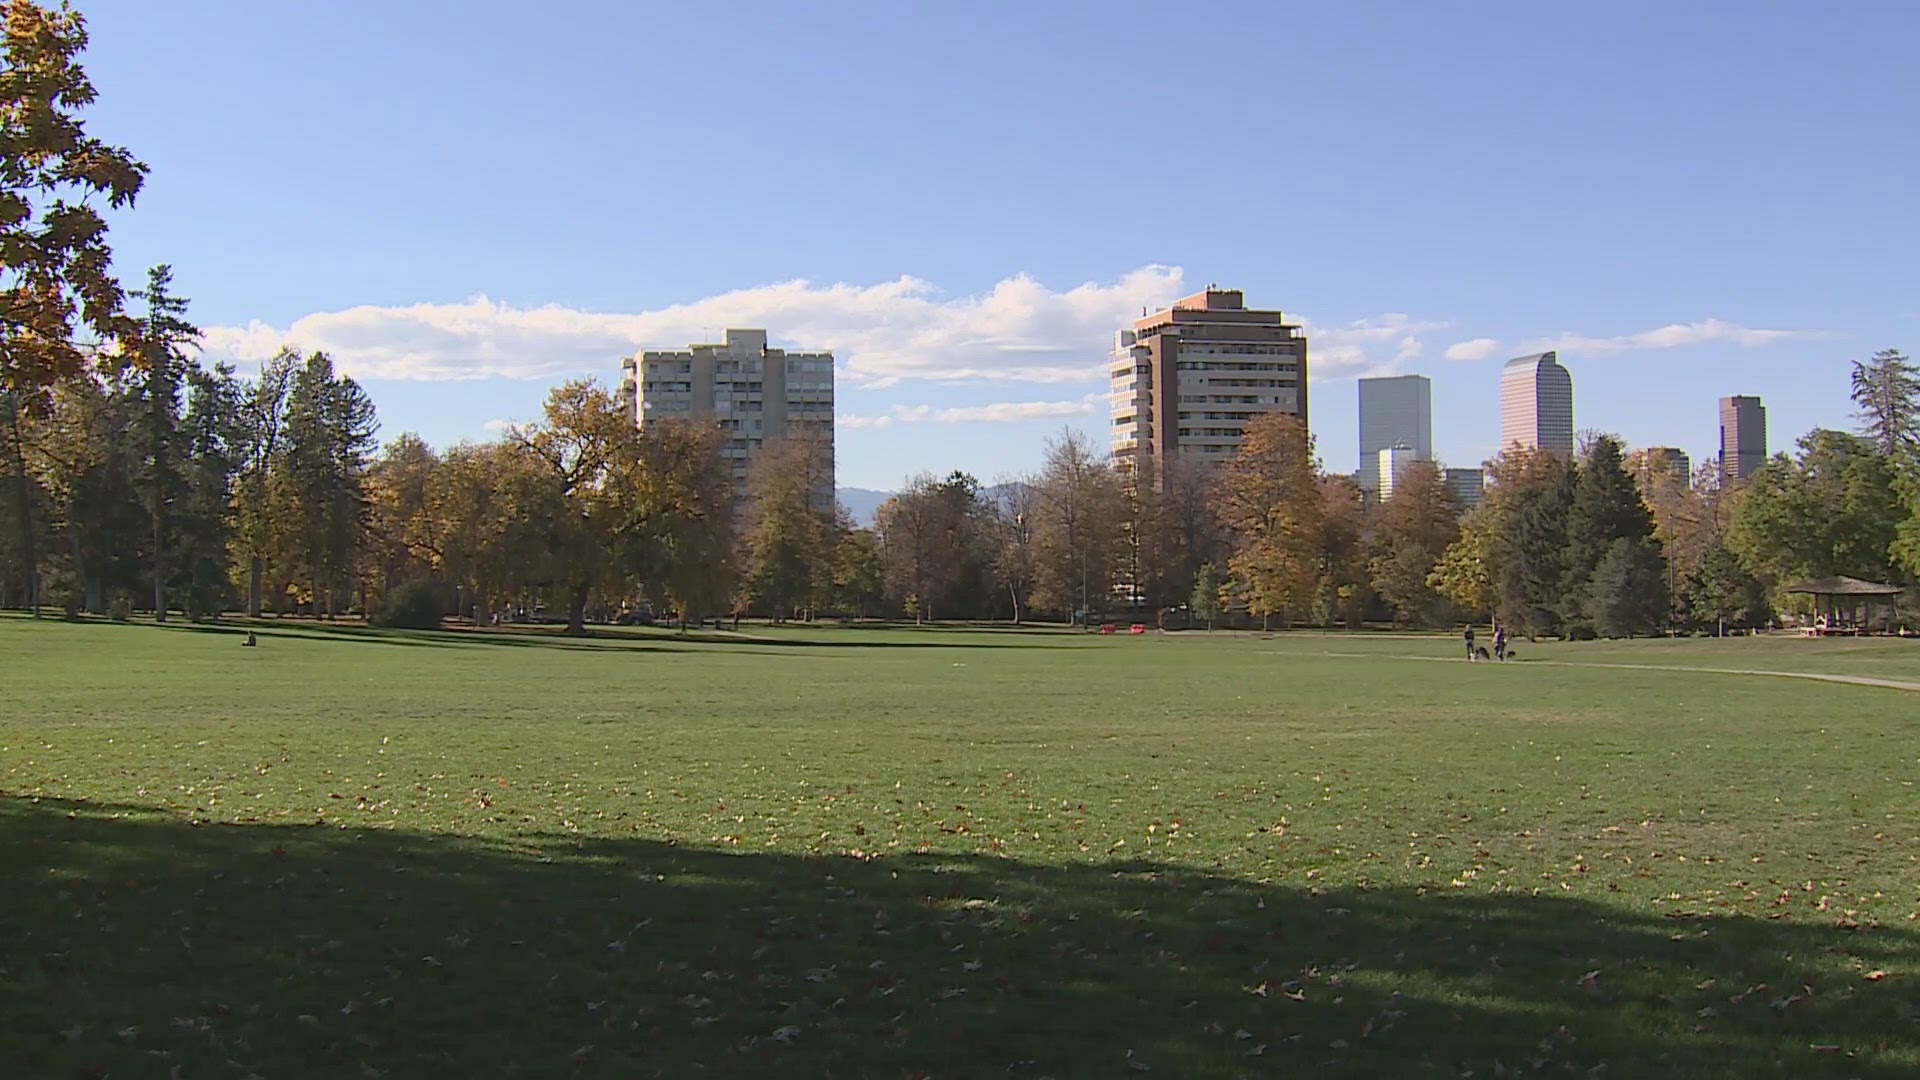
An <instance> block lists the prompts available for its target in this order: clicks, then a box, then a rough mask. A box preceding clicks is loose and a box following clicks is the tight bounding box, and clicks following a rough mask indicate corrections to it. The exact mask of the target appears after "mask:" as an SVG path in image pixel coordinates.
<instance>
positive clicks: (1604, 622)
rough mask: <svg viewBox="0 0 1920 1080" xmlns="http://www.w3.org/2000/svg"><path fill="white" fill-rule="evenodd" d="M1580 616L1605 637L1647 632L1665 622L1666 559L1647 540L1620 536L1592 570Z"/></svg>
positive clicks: (1666, 608)
mask: <svg viewBox="0 0 1920 1080" xmlns="http://www.w3.org/2000/svg"><path fill="white" fill-rule="evenodd" d="M1586 595H1587V602H1586V606H1585V608H1584V609H1583V611H1582V614H1583V615H1584V616H1585V617H1586V619H1587V620H1588V621H1589V622H1590V623H1591V624H1592V626H1593V629H1594V630H1595V631H1596V632H1597V633H1599V634H1602V635H1604V636H1606V637H1632V636H1634V635H1635V634H1642V633H1649V632H1651V631H1653V630H1655V629H1657V628H1658V627H1660V626H1661V625H1662V624H1664V623H1665V622H1666V621H1667V614H1668V599H1667V560H1666V557H1665V556H1664V555H1662V554H1661V552H1660V544H1659V543H1658V542H1657V541H1655V540H1653V539H1651V538H1649V537H1644V536H1641V537H1627V536H1623V537H1620V538H1619V539H1617V540H1615V541H1614V542H1613V544H1612V545H1611V546H1610V547H1608V549H1607V553H1606V554H1605V555H1603V556H1601V558H1600V563H1599V565H1598V566H1595V567H1594V568H1593V578H1592V580H1591V581H1590V582H1589V583H1588V587H1587V594H1586Z"/></svg>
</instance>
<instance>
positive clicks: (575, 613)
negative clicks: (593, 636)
mask: <svg viewBox="0 0 1920 1080" xmlns="http://www.w3.org/2000/svg"><path fill="white" fill-rule="evenodd" d="M587 592H588V588H587V586H586V585H578V586H575V588H574V590H573V601H572V603H570V604H568V605H567V633H568V634H569V635H571V636H573V637H585V636H586V634H587Z"/></svg>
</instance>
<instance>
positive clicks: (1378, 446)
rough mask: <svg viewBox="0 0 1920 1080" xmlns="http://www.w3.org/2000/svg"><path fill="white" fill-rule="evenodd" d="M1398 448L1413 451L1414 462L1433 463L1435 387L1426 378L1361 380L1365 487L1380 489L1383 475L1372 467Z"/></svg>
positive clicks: (1394, 377) (1361, 472)
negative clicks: (1382, 452) (1383, 456)
mask: <svg viewBox="0 0 1920 1080" xmlns="http://www.w3.org/2000/svg"><path fill="white" fill-rule="evenodd" d="M1396 446H1400V447H1406V448H1407V449H1409V450H1411V451H1412V452H1413V458H1412V460H1416V461H1432V460H1433V383H1432V381H1431V380H1429V379H1428V378H1427V377H1426V376H1425V375H1396V376H1392V377H1390V378H1382V379H1361V380H1360V464H1361V468H1360V478H1361V479H1360V485H1361V486H1362V487H1366V488H1378V487H1379V476H1380V474H1379V471H1378V470H1377V469H1373V468H1369V467H1368V466H1369V465H1371V464H1372V463H1373V462H1374V461H1375V460H1376V458H1377V455H1378V454H1379V453H1380V451H1382V450H1386V449H1389V448H1391V447H1396ZM1381 494H1382V496H1383V497H1384V495H1385V494H1386V493H1385V492H1382V493H1381Z"/></svg>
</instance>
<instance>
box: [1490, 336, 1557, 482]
mask: <svg viewBox="0 0 1920 1080" xmlns="http://www.w3.org/2000/svg"><path fill="white" fill-rule="evenodd" d="M1515 447H1519V448H1520V449H1523V450H1545V451H1548V452H1550V453H1555V454H1560V455H1562V456H1565V457H1572V456H1573V376H1571V375H1569V374H1567V369H1566V368H1563V367H1561V366H1560V361H1559V358H1558V357H1557V356H1556V355H1555V354H1553V353H1550V352H1543V353H1535V354H1533V355H1532V356H1518V357H1515V358H1513V359H1512V360H1509V361H1507V366H1506V367H1505V368H1504V369H1502V370H1501V372H1500V450H1501V452H1502V453H1505V452H1506V451H1508V450H1511V449H1513V448H1515Z"/></svg>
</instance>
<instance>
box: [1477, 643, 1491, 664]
mask: <svg viewBox="0 0 1920 1080" xmlns="http://www.w3.org/2000/svg"><path fill="white" fill-rule="evenodd" d="M1473 657H1474V659H1476V660H1487V659H1491V657H1490V656H1489V655H1488V654H1487V648H1486V646H1484V645H1481V646H1477V647H1475V648H1474V650H1473Z"/></svg>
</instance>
